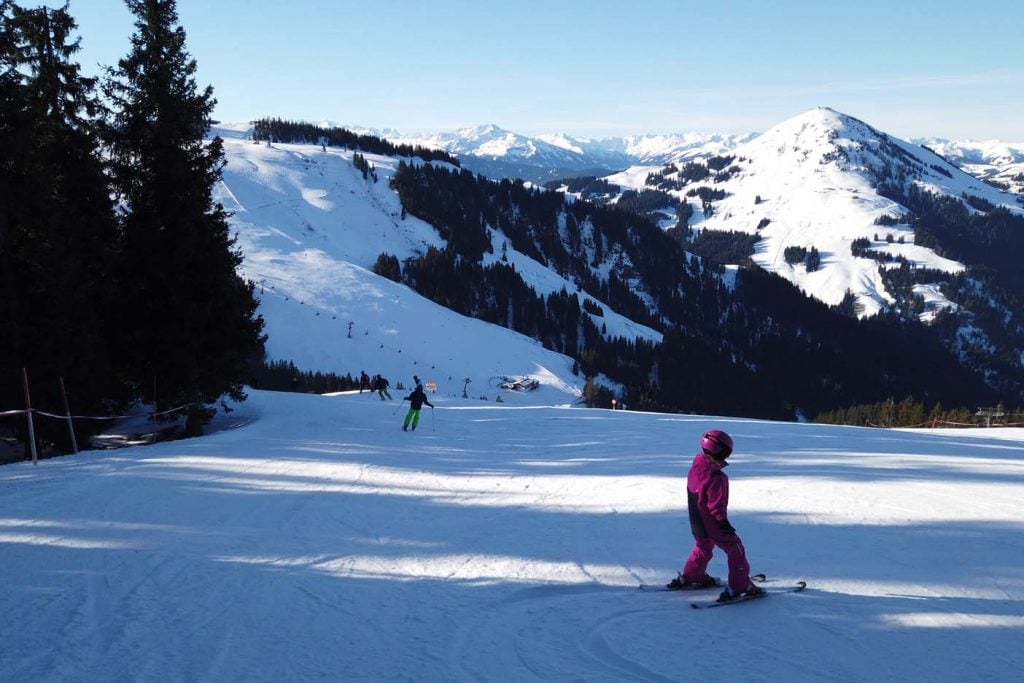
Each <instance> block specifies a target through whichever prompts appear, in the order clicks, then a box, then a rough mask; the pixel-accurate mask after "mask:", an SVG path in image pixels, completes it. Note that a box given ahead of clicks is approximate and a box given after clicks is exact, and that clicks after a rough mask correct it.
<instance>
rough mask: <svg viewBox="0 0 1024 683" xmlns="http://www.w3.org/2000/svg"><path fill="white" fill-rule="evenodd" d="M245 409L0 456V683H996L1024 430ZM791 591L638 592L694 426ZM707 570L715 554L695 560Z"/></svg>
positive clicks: (672, 515) (447, 404)
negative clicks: (124, 439) (86, 445)
mask: <svg viewBox="0 0 1024 683" xmlns="http://www.w3.org/2000/svg"><path fill="white" fill-rule="evenodd" d="M436 403H437V408H436V409H434V410H433V411H430V409H427V411H428V414H426V415H424V418H423V422H421V427H420V429H419V430H417V431H416V432H414V433H405V432H402V431H401V430H400V429H399V424H400V420H401V415H394V414H393V412H394V409H393V408H392V406H391V405H390V404H384V403H381V402H380V401H378V400H377V399H376V398H372V397H369V398H368V397H366V396H358V395H342V396H333V397H322V396H311V395H301V394H285V393H273V392H259V391H254V392H252V395H251V398H250V400H249V401H247V402H246V403H244V404H242V405H241V406H239V407H238V409H237V410H236V412H234V413H232V414H231V415H230V416H229V419H231V420H232V422H233V423H234V425H235V426H236V427H237V428H235V429H230V430H225V431H220V432H218V433H214V434H211V435H209V436H206V437H203V438H199V439H188V440H184V441H175V442H168V443H162V444H156V445H153V446H149V447H136V448H129V449H124V450H119V451H108V452H88V453H83V454H81V455H78V456H68V457H64V458H54V459H52V460H44V461H41V462H40V463H39V465H38V466H37V467H33V466H32V464H31V463H28V462H24V463H17V464H12V465H7V466H4V467H0V491H2V492H3V493H2V495H0V557H2V558H3V561H2V562H0V615H2V616H0V630H2V637H0V680H3V681H10V682H11V683H14V682H22V681H39V682H50V681H53V682H57V681H223V682H225V683H227V682H233V681H240V682H241V681H245V682H251V681H275V682H276V681H315V680H324V681H425V682H434V681H445V682H461V681H588V682H591V683H606V682H607V683H619V682H621V681H730V682H732V681H752V680H757V681H780V682H781V681H785V682H787V683H798V682H800V683H802V682H804V681H807V682H812V681H813V682H815V683H817V682H820V681H881V682H888V681H993V682H1000V683H1001V682H1006V683H1009V682H1010V681H1018V680H1019V679H1020V673H1021V671H1022V670H1024V649H1022V648H1021V647H1020V644H1021V632H1022V631H1024V568H1022V565H1021V562H1020V558H1021V557H1024V523H1022V521H1021V520H1022V519H1024V430H1021V429H1012V428H1011V429H989V430H984V429H967V430H888V429H869V428H851V427H831V426H824V425H807V424H794V423H772V422H763V421H756V420H739V419H722V418H714V417H709V416H684V415H659V414H650V413H635V412H631V411H617V412H612V411H609V410H587V409H579V408H576V409H562V408H552V407H536V408H515V407H512V406H508V405H506V406H499V405H495V404H494V403H493V402H491V403H483V402H480V401H464V400H461V399H450V398H447V397H439V398H438V399H437V401H436ZM712 426H714V427H719V428H723V429H726V430H727V431H728V432H730V433H731V434H732V435H733V437H734V438H735V440H736V446H737V448H736V453H735V454H734V455H733V456H732V458H731V459H730V463H731V464H730V466H729V468H728V474H729V476H730V479H731V490H730V500H729V503H730V507H729V516H730V519H731V521H732V523H733V524H734V525H735V526H736V528H737V530H738V532H739V533H740V535H741V536H742V538H743V542H744V545H745V546H746V550H747V554H748V557H749V559H750V562H751V564H752V566H753V568H754V570H755V571H761V572H766V573H767V574H768V575H769V576H770V577H771V578H772V579H773V581H772V582H771V583H768V584H766V585H767V586H769V587H781V586H784V585H786V584H788V583H790V582H792V581H794V580H797V579H802V580H805V581H807V583H808V588H807V590H806V591H804V592H803V593H801V594H798V595H780V596H770V597H768V598H767V599H764V600H761V601H759V602H752V603H746V604H741V605H736V606H732V607H726V608H724V609H716V610H712V611H710V612H706V611H705V612H698V611H695V610H692V609H690V607H689V604H690V602H691V601H699V602H705V601H711V600H713V599H714V597H715V595H714V593H713V592H708V593H702V594H692V593H690V594H679V593H647V592H641V591H638V590H637V588H636V586H637V584H639V583H640V582H648V583H658V582H664V581H667V580H668V579H670V578H672V577H673V576H674V575H675V573H676V572H677V571H678V570H679V569H680V567H681V565H682V563H683V561H684V560H685V558H686V555H687V553H688V552H689V551H690V548H691V545H692V540H691V537H690V531H689V525H688V522H687V516H686V493H685V488H686V481H685V472H686V468H687V466H688V463H689V460H690V458H692V457H693V454H694V452H695V450H696V444H697V441H698V438H699V435H700V434H701V432H702V430H704V429H707V428H709V427H712ZM710 570H711V572H712V573H713V574H714V575H716V576H724V575H725V573H726V571H727V568H726V563H725V559H724V557H722V556H721V554H720V553H719V554H717V555H716V557H715V558H714V559H713V560H712V563H711V566H710Z"/></svg>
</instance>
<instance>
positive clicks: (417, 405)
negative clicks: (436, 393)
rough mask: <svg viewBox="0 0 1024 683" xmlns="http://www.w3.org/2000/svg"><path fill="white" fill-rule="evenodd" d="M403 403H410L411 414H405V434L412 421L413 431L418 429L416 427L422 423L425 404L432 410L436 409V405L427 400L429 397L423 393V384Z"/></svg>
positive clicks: (403, 426) (418, 385) (417, 386)
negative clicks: (421, 410)
mask: <svg viewBox="0 0 1024 683" xmlns="http://www.w3.org/2000/svg"><path fill="white" fill-rule="evenodd" d="M402 401H403V402H404V401H408V402H409V412H408V413H406V414H405V422H403V423H402V431H403V432H404V431H406V430H408V428H409V422H410V421H411V422H412V428H413V430H415V429H416V425H418V424H419V423H420V409H421V408H422V407H423V404H424V403H426V404H427V405H428V406H430V407H431V408H433V407H434V404H433V403H431V402H430V401H428V400H427V395H426V394H424V393H423V385H422V384H417V385H416V388H415V389H413V391H412V393H411V394H409V395H408V396H406V397H405V398H403V399H402Z"/></svg>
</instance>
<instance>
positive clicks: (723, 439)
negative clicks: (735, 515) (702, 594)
mask: <svg viewBox="0 0 1024 683" xmlns="http://www.w3.org/2000/svg"><path fill="white" fill-rule="evenodd" d="M700 446H701V452H700V453H698V454H697V455H696V456H695V457H694V459H693V464H692V465H691V466H690V471H689V473H688V474H687V477H686V497H687V504H688V508H689V512H690V530H691V532H692V533H693V539H694V548H693V552H691V553H690V556H689V558H687V560H686V566H685V567H684V568H683V571H682V573H681V574H680V575H679V576H678V577H677V578H675V579H673V580H672V582H671V583H669V585H668V587H669V588H691V587H696V588H702V587H707V586H714V585H717V584H718V580H717V579H715V578H714V577H711V576H708V574H707V568H708V563H709V562H710V561H711V556H712V554H713V553H714V549H715V546H718V547H719V548H721V549H722V550H723V551H724V552H725V554H726V557H728V559H729V585H728V587H727V588H726V589H725V591H724V592H723V593H722V595H721V596H720V597H719V598H718V599H719V600H720V601H722V602H725V601H728V600H733V599H735V598H737V597H740V596H743V595H748V596H749V595H756V594H759V593H761V592H762V589H761V588H759V587H758V586H755V585H754V584H753V583H752V582H751V581H750V564H749V563H748V562H747V555H746V551H745V550H744V548H743V541H741V540H740V537H739V535H738V534H737V533H736V529H735V528H733V526H732V524H730V523H729V515H728V508H729V477H728V476H727V475H726V474H725V472H724V471H723V470H724V468H725V467H726V466H727V465H728V463H727V462H726V458H728V457H729V455H730V454H731V453H732V447H733V442H732V437H730V436H729V435H728V434H726V433H725V432H723V431H721V430H718V429H711V430H708V431H707V432H704V435H703V436H702V437H701V439H700Z"/></svg>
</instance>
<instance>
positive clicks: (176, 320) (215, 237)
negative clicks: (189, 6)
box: [104, 0, 265, 435]
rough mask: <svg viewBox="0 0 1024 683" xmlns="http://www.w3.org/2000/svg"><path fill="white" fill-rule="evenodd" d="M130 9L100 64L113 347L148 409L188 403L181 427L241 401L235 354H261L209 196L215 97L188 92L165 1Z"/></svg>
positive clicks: (187, 66) (236, 257) (219, 215)
mask: <svg viewBox="0 0 1024 683" xmlns="http://www.w3.org/2000/svg"><path fill="white" fill-rule="evenodd" d="M126 2H127V5H128V8H129V9H130V10H131V12H132V13H133V14H134V15H135V17H136V22H135V33H134V34H133V35H132V38H131V50H130V52H129V54H128V55H127V56H126V57H125V58H123V59H121V60H120V62H119V63H118V66H117V67H116V68H115V69H110V70H109V71H108V74H107V79H106V82H105V83H104V91H105V93H106V94H107V96H108V98H109V99H110V101H111V102H112V104H113V106H114V109H115V111H114V113H113V115H112V116H111V117H110V119H109V126H108V141H109V145H110V153H111V160H112V165H113V171H114V179H115V184H116V188H117V191H118V194H119V197H120V199H121V200H123V202H124V206H125V209H126V211H125V212H124V215H123V220H122V230H123V235H124V243H123V250H124V254H123V259H122V262H123V264H124V270H123V272H122V274H121V277H122V280H123V281H124V282H126V283H128V285H127V286H126V287H125V289H126V301H125V305H124V310H125V317H126V323H127V329H126V334H125V335H124V339H125V341H126V342H127V343H126V346H125V348H124V349H123V353H124V356H125V358H126V360H127V362H128V373H129V377H130V378H131V379H132V380H133V381H134V382H135V383H136V385H137V387H138V389H139V391H140V393H141V395H142V396H144V397H147V398H149V399H151V400H153V401H155V402H158V407H164V408H168V407H177V406H181V405H189V406H190V409H189V413H188V418H189V419H188V421H187V424H186V434H187V435H194V434H199V433H201V431H202V427H201V424H202V419H203V418H204V417H206V416H207V415H208V414H209V413H208V411H207V410H206V409H205V406H206V405H207V404H209V403H212V402H213V401H215V400H216V399H217V398H218V397H219V396H220V395H221V394H224V393H227V394H228V395H230V396H231V397H232V398H235V399H243V398H244V393H243V391H242V385H241V381H242V378H243V374H244V372H245V368H246V366H247V363H248V362H249V361H251V359H252V357H253V356H254V355H261V354H262V351H263V342H264V341H265V338H264V337H263V335H262V329H263V319H262V318H261V317H259V316H257V315H256V308H257V302H256V299H255V297H254V283H252V282H247V281H243V280H242V278H241V277H240V276H239V275H238V273H237V271H236V269H237V267H238V266H239V264H240V263H241V260H242V255H241V253H240V252H239V251H238V249H237V248H236V247H235V239H234V238H233V237H232V236H231V235H230V232H229V229H228V223H227V218H228V214H227V212H226V211H225V210H224V208H223V207H222V206H221V205H220V204H215V203H214V202H213V199H212V192H213V187H214V184H215V183H216V182H218V180H219V179H220V172H221V168H222V167H223V164H224V151H223V143H222V141H221V139H220V138H219V137H214V138H213V139H212V140H210V141H208V142H206V143H204V142H203V136H204V134H205V133H206V132H207V131H208V129H209V126H210V117H211V114H212V111H213V107H214V104H215V102H216V100H214V98H213V89H212V87H210V86H207V87H206V88H205V89H203V90H199V88H198V86H197V85H196V81H195V72H196V62H195V60H194V59H192V58H191V56H190V55H189V54H188V52H187V51H186V48H185V31H184V29H182V28H181V27H180V26H178V25H177V21H178V16H177V10H176V2H175V0H126Z"/></svg>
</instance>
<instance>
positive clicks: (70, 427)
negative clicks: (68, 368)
mask: <svg viewBox="0 0 1024 683" xmlns="http://www.w3.org/2000/svg"><path fill="white" fill-rule="evenodd" d="M60 396H61V398H62V399H64V414H65V415H66V416H67V420H68V433H69V434H70V435H71V452H72V453H76V454H77V453H78V441H77V440H76V439H75V425H74V424H73V423H72V422H71V408H70V407H69V406H68V392H67V391H66V390H65V389H64V378H63V377H61V378H60Z"/></svg>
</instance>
